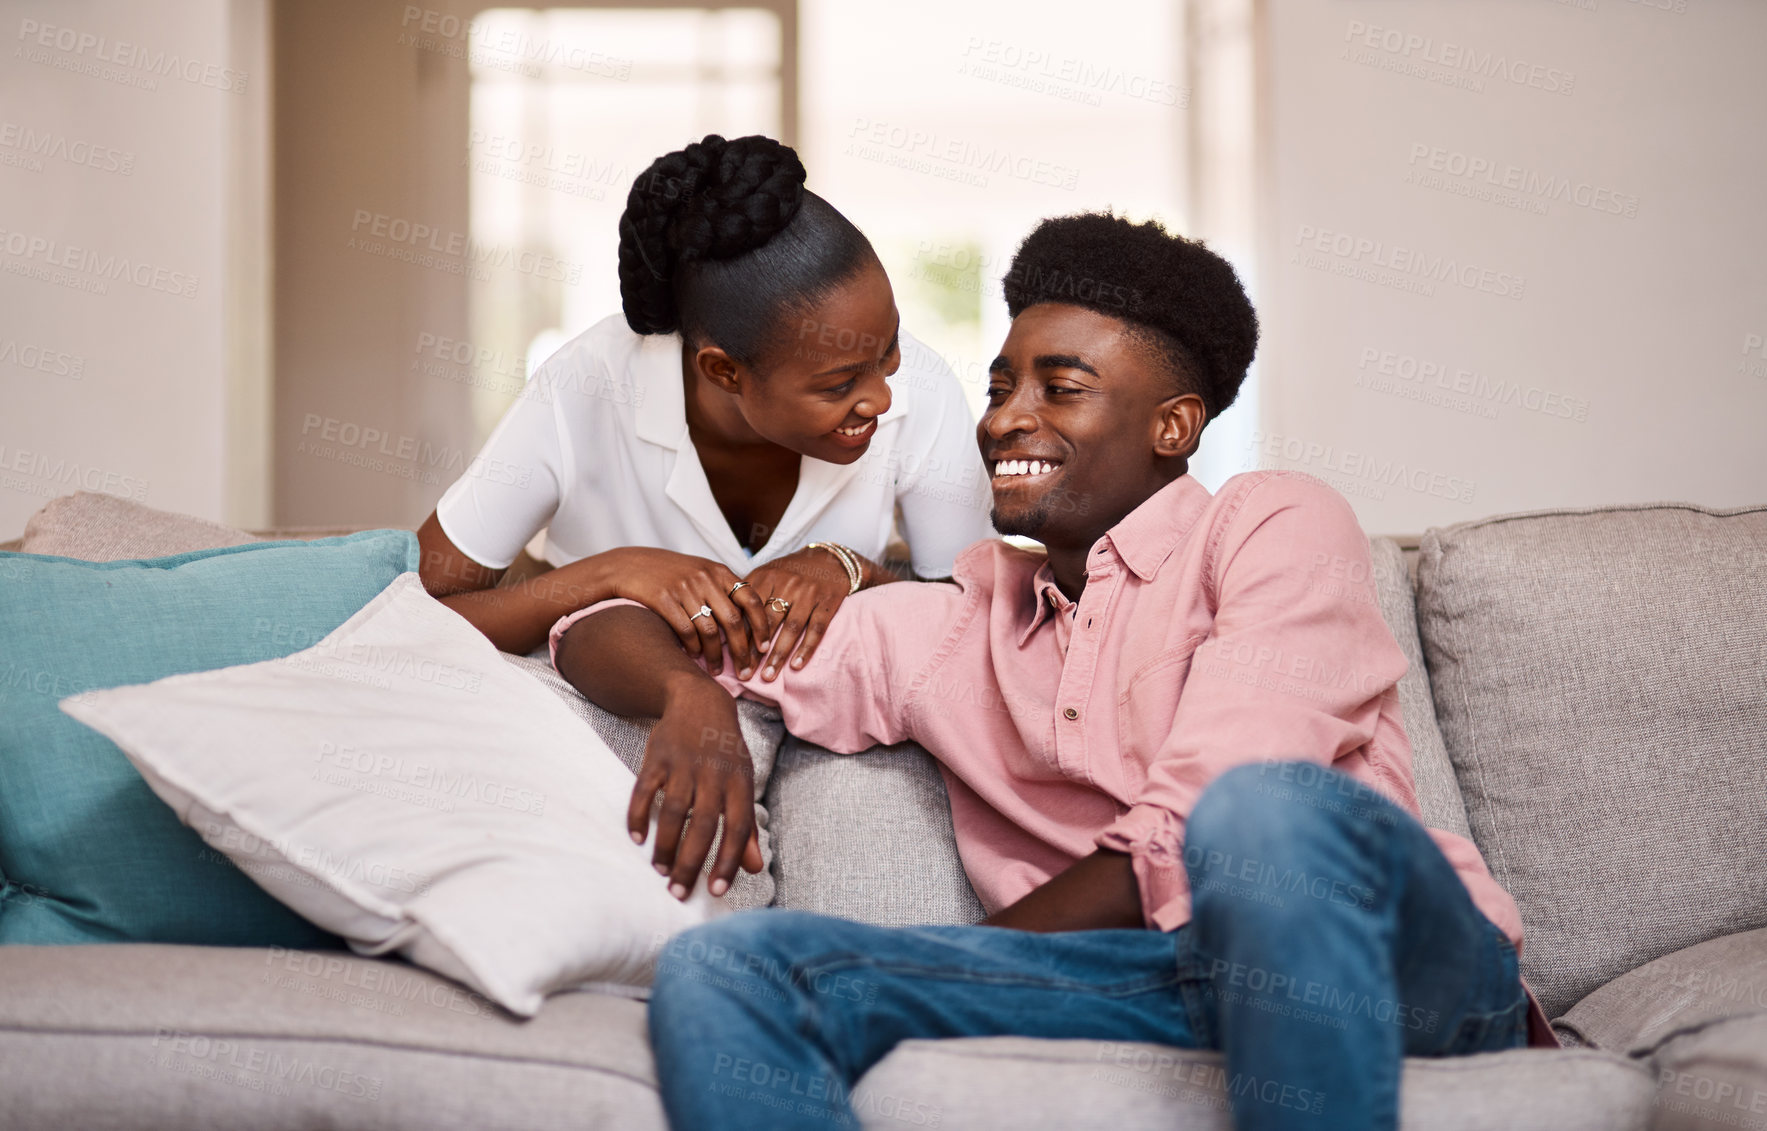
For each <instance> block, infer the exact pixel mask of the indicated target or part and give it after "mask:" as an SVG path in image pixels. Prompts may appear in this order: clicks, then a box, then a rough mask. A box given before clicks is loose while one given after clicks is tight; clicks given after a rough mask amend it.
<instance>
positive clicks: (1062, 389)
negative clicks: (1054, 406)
mask: <svg viewBox="0 0 1767 1131" xmlns="http://www.w3.org/2000/svg"><path fill="white" fill-rule="evenodd" d="M1079 391H1080V390H1078V389H1076V388H1074V387H1073V386H1072V385H1051V386H1049V395H1050V396H1054V395H1055V394H1057V393H1077V392H1079Z"/></svg>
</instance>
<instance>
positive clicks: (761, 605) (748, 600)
mask: <svg viewBox="0 0 1767 1131" xmlns="http://www.w3.org/2000/svg"><path fill="white" fill-rule="evenodd" d="M730 600H731V601H732V602H733V603H734V604H735V605H736V607H737V608H739V609H741V610H742V616H743V620H745V621H746V622H748V631H749V639H750V640H751V641H752V642H753V643H754V650H753V652H752V653H751V654H750V659H751V660H752V661H755V662H758V657H759V654H760V653H762V652H765V651H766V650H767V641H768V640H771V639H772V638H773V626H772V625H771V624H769V623H768V622H767V602H766V601H764V600H763V599H762V598H761V595H760V594H759V593H757V592H755V587H754V585H753V584H751V583H749V582H746V581H745V582H743V584H742V588H740V589H738V590H736V592H734V593H731V594H730ZM751 666H752V665H751Z"/></svg>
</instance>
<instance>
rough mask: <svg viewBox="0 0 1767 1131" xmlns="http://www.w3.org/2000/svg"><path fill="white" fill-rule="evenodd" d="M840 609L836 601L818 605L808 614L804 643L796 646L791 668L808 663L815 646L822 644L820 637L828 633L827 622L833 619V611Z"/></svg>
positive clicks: (814, 652) (814, 651)
mask: <svg viewBox="0 0 1767 1131" xmlns="http://www.w3.org/2000/svg"><path fill="white" fill-rule="evenodd" d="M839 608H840V602H839V601H838V600H837V601H835V602H834V603H833V604H820V605H817V606H816V611H815V612H813V613H811V614H810V623H809V625H808V626H807V627H806V628H805V629H804V642H803V643H802V644H800V645H798V654H797V655H796V656H794V657H792V661H791V666H792V667H793V668H794V669H796V668H801V667H803V666H804V665H805V664H807V663H809V662H810V657H811V656H814V655H815V654H816V646H817V645H818V644H820V643H822V636H823V634H824V633H825V632H827V631H828V622H829V621H831V620H833V619H834V614H835V610H836V609H839Z"/></svg>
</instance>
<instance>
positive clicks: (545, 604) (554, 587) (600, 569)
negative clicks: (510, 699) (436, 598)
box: [440, 555, 618, 655]
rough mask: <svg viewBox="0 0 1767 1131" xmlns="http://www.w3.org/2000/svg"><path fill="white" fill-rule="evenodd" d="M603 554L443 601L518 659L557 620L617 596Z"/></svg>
mask: <svg viewBox="0 0 1767 1131" xmlns="http://www.w3.org/2000/svg"><path fill="white" fill-rule="evenodd" d="M600 557H601V555H594V556H591V557H587V558H582V559H580V560H578V561H574V562H571V563H570V564H569V565H563V566H559V567H558V568H557V569H551V570H547V571H546V572H545V573H542V574H536V575H535V576H533V577H530V578H527V579H526V580H524V581H520V582H517V583H516V584H514V585H510V586H507V587H504V588H500V589H479V590H475V591H473V592H470V593H455V594H451V595H450V596H446V597H442V598H440V600H441V602H442V604H444V605H447V606H448V607H449V608H450V609H453V610H454V611H455V612H457V613H459V614H460V615H461V616H463V617H465V618H466V619H467V620H468V621H469V622H471V624H472V626H473V627H474V628H476V629H478V630H479V631H480V632H482V633H484V634H485V636H486V637H487V638H488V639H489V640H490V641H491V643H493V644H495V645H497V647H498V648H500V649H502V650H503V651H505V652H514V653H516V654H518V655H520V654H525V653H528V652H532V651H533V650H534V649H535V648H538V647H539V646H540V645H541V644H543V643H545V642H546V634H547V633H548V632H549V631H550V630H551V628H552V625H553V624H554V622H556V621H557V620H558V618H559V617H562V616H565V615H567V614H569V613H574V612H576V611H577V610H578V609H582V608H587V607H588V606H590V605H593V604H595V603H596V602H597V601H605V600H607V599H608V598H610V597H615V596H618V594H617V593H615V592H614V586H613V583H612V579H611V578H610V577H609V575H608V571H607V570H606V569H605V568H604V565H603V563H602V562H601V561H600V560H599V558H600Z"/></svg>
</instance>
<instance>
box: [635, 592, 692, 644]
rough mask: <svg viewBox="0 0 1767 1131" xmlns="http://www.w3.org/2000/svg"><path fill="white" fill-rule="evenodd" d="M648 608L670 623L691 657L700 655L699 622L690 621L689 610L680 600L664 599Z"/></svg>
mask: <svg viewBox="0 0 1767 1131" xmlns="http://www.w3.org/2000/svg"><path fill="white" fill-rule="evenodd" d="M646 607H648V608H649V609H650V611H651V612H653V613H655V614H656V615H657V616H659V617H662V618H663V620H665V621H667V622H668V624H669V627H670V628H672V629H674V630H675V636H676V637H677V638H678V639H679V640H680V641H681V647H682V648H684V649H685V650H686V651H687V654H688V655H689V656H698V655H699V654H700V635H699V621H694V620H689V619H688V615H687V610H686V609H684V608H683V607H682V605H681V602H680V601H679V600H678V599H676V598H674V597H672V596H671V597H664V598H662V599H661V600H659V601H657V602H656V604H654V605H648V604H647V606H646ZM695 607H696V608H697V607H698V606H695ZM701 619H702V620H703V619H704V618H703V617H702V618H701Z"/></svg>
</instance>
